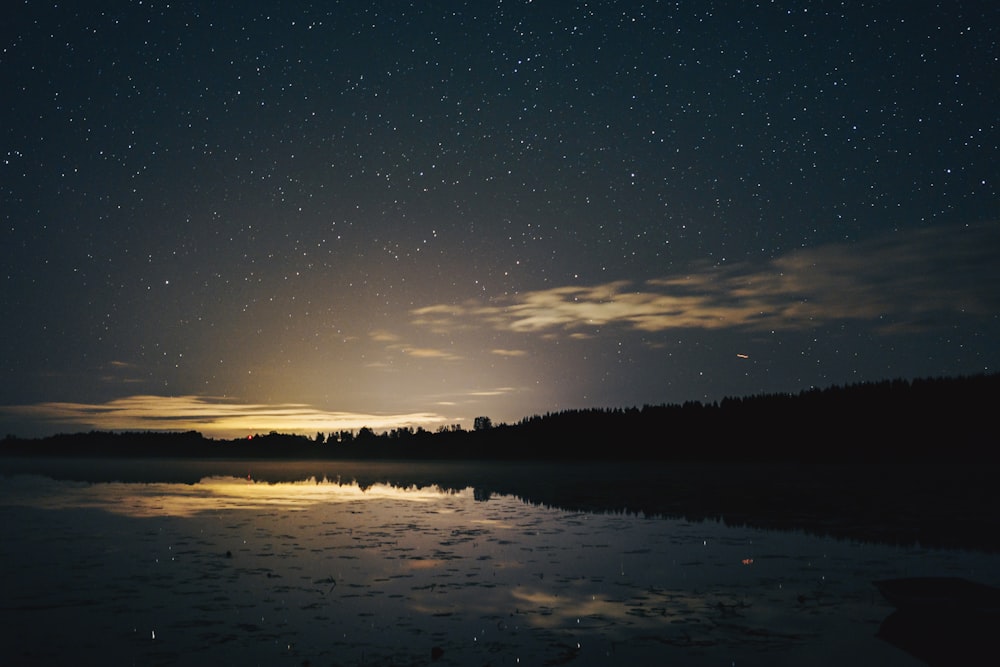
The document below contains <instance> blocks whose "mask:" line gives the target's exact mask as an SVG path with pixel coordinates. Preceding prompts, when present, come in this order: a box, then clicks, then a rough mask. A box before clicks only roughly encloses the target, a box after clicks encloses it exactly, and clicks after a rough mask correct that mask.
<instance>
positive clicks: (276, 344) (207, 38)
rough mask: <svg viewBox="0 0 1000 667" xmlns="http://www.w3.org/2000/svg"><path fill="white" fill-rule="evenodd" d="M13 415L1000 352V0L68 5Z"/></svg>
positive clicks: (482, 405) (506, 398)
mask: <svg viewBox="0 0 1000 667" xmlns="http://www.w3.org/2000/svg"><path fill="white" fill-rule="evenodd" d="M0 86H2V88H0V89H2V90H3V91H4V92H3V95H2V101H0V158H2V162H0V260H2V261H0V284H2V288H0V289H2V292H0V308H2V313H3V322H4V324H3V326H2V327H0V370H2V373H3V376H4V382H2V383H0V428H3V429H4V432H5V433H14V434H17V435H20V436H29V437H34V436H39V435H47V434H50V433H56V432H74V431H79V430H90V429H102V430H103V429H130V430H131V429H139V430H146V429H171V430H173V429H181V430H187V429H194V430H199V431H201V432H203V433H204V434H206V435H208V436H212V437H215V436H220V437H235V436H241V435H247V434H250V433H254V432H267V431H270V430H277V431H280V432H301V433H307V434H314V433H315V432H317V431H333V430H341V429H352V430H353V429H358V428H360V427H361V426H369V427H371V428H374V429H376V430H377V431H381V430H384V429H392V428H396V427H399V426H412V427H417V426H421V427H423V428H427V429H428V430H435V429H436V428H438V427H439V426H441V425H442V424H455V423H460V424H462V425H463V426H464V427H466V428H470V427H471V426H472V420H473V419H474V417H476V416H477V415H488V416H490V417H491V418H492V420H493V421H494V422H502V421H506V422H508V423H514V422H516V421H517V420H519V419H521V418H522V417H526V416H530V415H534V414H544V413H546V412H550V411H560V410H566V409H575V408H590V407H629V406H642V405H645V404H660V403H682V402H684V401H688V400H699V401H713V400H720V399H722V398H724V397H726V396H742V395H750V394H757V393H770V392H792V393H797V392H799V391H801V390H804V389H808V388H810V387H827V386H831V385H844V384H851V383H855V382H864V381H877V380H882V379H893V378H916V377H927V376H942V375H947V376H952V375H967V374H975V373H992V372H996V371H997V370H1000V350H998V346H997V343H998V341H1000V319H998V313H1000V280H998V279H997V267H1000V227H998V224H1000V190H998V183H1000V173H998V172H1000V159H998V155H1000V153H998V146H1000V126H998V122H1000V121H998V115H997V109H998V108H1000V5H998V4H997V3H995V2H990V1H983V2H961V1H959V2H954V1H950V2H923V1H920V0H917V1H915V2H811V1H798V2H794V1H788V2H778V1H774V2H769V1H761V2H750V1H746V2H743V1H732V2H726V1H722V0H719V1H712V0H698V1H693V0H692V1H688V0H681V1H677V2H636V1H632V2H615V1H610V0H609V1H607V2H556V1H554V0H534V1H528V0H503V1H497V2H479V1H473V0H469V1H467V2H460V1H458V2H446V1H441V2H436V1H420V2H416V1H414V2H403V1H394V0H390V1H386V2H378V3H368V2H315V3H308V2H305V3H300V2H283V3H271V2H258V1H255V0H243V1H241V2H218V3H203V2H184V1H179V2H161V1H158V0H142V1H133V2H124V1H118V2H116V1H108V2H88V3H74V2H65V3H64V2H59V3H53V2H39V1H35V0H23V1H18V2H16V3H15V4H13V5H12V6H11V7H9V8H8V10H7V12H6V16H5V20H4V21H3V25H2V26H0Z"/></svg>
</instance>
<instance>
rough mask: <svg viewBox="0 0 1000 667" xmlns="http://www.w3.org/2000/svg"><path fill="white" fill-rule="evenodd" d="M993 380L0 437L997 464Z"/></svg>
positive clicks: (141, 450)
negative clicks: (403, 420) (506, 412)
mask: <svg viewBox="0 0 1000 667" xmlns="http://www.w3.org/2000/svg"><path fill="white" fill-rule="evenodd" d="M997 396H1000V374H990V375H975V376H964V377H952V378H925V379H916V380H887V381H881V382H866V383H860V384H854V385H849V386H846V387H838V386H834V387H830V388H826V389H810V390H806V391H802V392H800V393H798V394H761V395H755V396H749V397H743V398H725V399H723V400H721V401H718V402H711V403H702V402H699V401H688V402H685V403H683V404H670V405H653V406H650V405H647V406H643V407H641V408H639V407H631V408H593V409H579V410H566V411H561V412H554V413H547V414H544V415H534V416H530V417H525V418H524V419H522V420H520V421H519V422H517V423H514V424H506V423H499V424H494V423H493V421H492V420H491V419H490V418H489V417H487V416H480V417H477V418H476V419H475V420H474V422H473V427H472V429H471V430H466V429H464V428H463V427H462V426H461V425H459V424H454V425H451V426H447V427H440V428H439V429H438V430H436V431H433V432H432V431H427V430H425V429H423V428H419V427H418V428H416V429H414V428H412V427H401V428H397V429H392V430H390V431H385V432H381V433H376V432H375V431H374V430H372V429H370V428H367V427H364V428H361V429H360V430H358V431H356V432H355V431H337V432H330V433H322V432H321V433H317V434H315V435H314V436H306V435H301V434H286V433H277V432H273V431H272V432H270V433H267V434H258V435H254V436H251V437H249V438H241V439H233V440H226V439H212V438H207V437H205V436H203V435H202V434H201V433H199V432H197V431H186V432H158V431H146V432H112V431H91V432H86V433H73V434H58V435H53V436H48V437H44V438H34V439H27V438H19V437H16V436H14V435H8V436H7V437H6V438H5V439H4V441H3V443H2V446H0V452H2V453H3V454H5V455H8V456H9V455H16V456H72V457H90V456H119V457H147V456H148V457H191V458H202V457H206V458H258V457H259V458H281V459H286V458H287V459H331V460H341V459H347V460H351V459H358V460H360V459H372V460H385V459H398V460H410V459H412V460H421V459H424V460H509V461H513V460H545V461H574V460H576V461H642V460H655V461H673V462H708V463H713V462H789V463H810V462H827V463H838V462H840V463H863V462H869V463H880V462H882V463H885V462H934V461H949V462H994V463H995V462H1000V455H998V452H997V447H996V445H997V438H996V425H995V420H994V415H993V412H992V411H993V410H994V409H995V401H996V397H997Z"/></svg>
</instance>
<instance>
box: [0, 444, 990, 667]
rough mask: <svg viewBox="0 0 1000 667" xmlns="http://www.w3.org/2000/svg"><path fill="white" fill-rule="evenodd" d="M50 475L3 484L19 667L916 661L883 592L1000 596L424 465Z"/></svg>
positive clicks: (5, 622) (9, 622)
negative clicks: (915, 584)
mask: <svg viewBox="0 0 1000 667" xmlns="http://www.w3.org/2000/svg"><path fill="white" fill-rule="evenodd" d="M47 465H48V466H49V467H51V468H52V469H53V470H54V471H55V472H54V473H53V474H52V475H51V476H49V475H40V474H38V468H37V467H31V466H29V468H30V470H25V469H23V467H22V469H18V467H17V466H14V465H7V466H6V474H4V475H3V476H2V477H0V520H2V522H3V523H2V525H3V528H4V539H3V540H0V566H2V567H0V583H2V594H3V597H2V599H0V636H2V639H3V641H2V651H3V652H4V655H2V656H0V660H2V662H3V663H4V664H17V665H70V664H75V665H79V664H109V665H111V664H113V665H126V664H138V665H220V664H241V665H429V664H435V665H546V664H548V665H555V664H569V665H625V664H681V665H726V666H730V665H805V664H808V665H844V664H850V665H853V666H859V665H889V666H891V665H900V666H903V665H919V664H926V662H925V661H922V660H921V659H920V657H921V656H923V657H924V658H927V656H926V653H923V651H924V650H925V649H926V647H921V643H923V644H926V643H927V642H928V629H927V628H926V627H920V628H909V629H908V628H907V627H906V625H905V623H903V624H902V626H900V623H899V622H898V620H899V619H898V616H896V617H895V618H896V622H894V621H893V612H894V610H893V609H892V608H891V607H890V606H889V605H888V604H887V603H886V602H885V600H883V599H882V598H881V596H880V595H879V594H878V592H877V591H876V590H875V588H874V586H873V585H872V581H873V580H876V579H883V578H890V577H900V576H917V575H954V576H961V577H966V578H969V579H973V580H976V581H981V582H984V583H989V584H992V585H997V584H1000V556H998V555H997V554H995V553H987V552H982V551H975V550H962V549H934V548H922V547H917V546H913V545H909V546H894V545H890V544H879V543H874V542H868V541H858V540H850V539H837V538H834V537H824V536H822V535H819V534H813V533H812V532H805V531H801V530H768V529H762V528H751V527H731V526H727V525H726V524H725V523H723V522H720V521H717V520H697V521H693V520H685V519H678V518H664V517H659V516H655V517H654V516H645V515H641V514H640V515H637V514H632V513H627V512H585V511H567V510H563V509H558V508H555V507H551V506H545V505H539V504H534V503H529V502H525V501H524V500H523V499H522V498H520V497H517V496H514V495H505V494H501V493H490V492H489V490H487V489H483V488H477V487H475V486H474V485H471V484H470V486H468V487H465V488H461V486H460V485H456V484H454V483H453V481H452V482H451V483H449V484H448V488H447V489H442V488H440V487H439V486H426V485H421V484H409V483H406V482H407V481H409V480H412V479H424V478H425V477H423V476H427V475H430V477H426V478H432V477H433V470H432V469H431V468H428V467H426V466H425V468H424V469H421V470H420V471H419V474H418V473H416V472H414V467H413V466H408V465H406V464H366V465H360V464H352V465H346V464H345V465H342V466H338V465H337V464H331V463H325V464H323V465H324V470H325V472H324V475H325V476H321V477H319V478H316V477H307V476H306V475H305V473H306V472H307V471H308V470H310V469H311V468H310V465H312V464H305V463H302V464H294V463H283V464H277V463H275V464H261V463H246V462H231V461H230V462H213V463H211V464H205V463H201V462H181V461H173V462H162V461H161V462H148V461H145V462H117V463H107V462H105V463H99V462H88V463H81V462H63V463H62V464H61V465H63V466H64V467H62V468H60V464H58V463H55V462H48V463H47ZM479 465H480V466H481V465H487V464H479ZM338 468H340V469H341V472H340V473H339V478H338V472H337V470H338ZM462 470H463V471H464V472H461V471H456V470H452V471H450V472H449V475H450V477H448V479H450V480H454V479H457V478H458V477H456V475H459V472H461V474H466V475H468V476H469V477H470V479H471V478H476V475H477V474H478V473H477V467H476V466H472V467H469V468H467V469H466V468H463V469H462ZM517 470H518V468H516V467H515V468H511V469H510V470H508V471H507V474H514V473H515V472H516V471H517ZM520 470H521V472H522V473H523V474H525V475H534V476H536V477H537V478H541V479H544V478H545V476H546V475H549V476H552V479H553V484H555V483H556V480H555V477H556V476H557V475H559V470H560V468H559V467H557V466H553V467H548V468H546V467H544V466H536V467H530V466H529V467H527V468H521V469H520ZM479 472H480V473H481V472H482V471H481V470H479ZM592 472H593V474H598V468H595V469H594V470H593V471H592ZM26 473H30V474H26ZM577 474H578V475H579V477H580V479H585V478H586V475H583V474H581V473H580V471H579V470H578V471H577ZM393 478H398V479H400V480H404V484H403V486H399V485H394V484H393V483H391V480H392V479H393ZM116 479H117V480H126V481H114V480H116ZM357 479H360V480H361V484H360V485H359V484H358V483H357V482H356V481H355V480H357ZM373 479H384V480H386V481H384V482H373V481H371V480H373ZM642 479H643V476H642V475H641V474H639V473H638V472H637V473H636V480H642ZM534 483H536V484H537V483H539V482H538V481H536V482H534ZM647 493H650V494H653V493H659V494H663V495H669V493H670V489H666V488H663V489H649V490H647ZM592 496H593V494H590V495H588V492H587V489H586V488H583V489H580V490H579V492H578V495H577V496H576V497H577V498H589V499H590V502H592V503H594V504H597V503H598V499H595V498H593V497H592ZM609 506H613V503H612V504H611V505H609ZM998 629H1000V628H998ZM981 630H982V628H977V632H979V633H980V634H983V633H982V632H981ZM988 631H989V627H987V632H986V634H989V632H988ZM935 632H937V633H938V634H939V635H940V636H936V637H932V638H930V643H931V644H934V645H937V646H939V647H940V646H945V647H947V646H948V645H949V643H957V642H962V643H963V644H964V645H965V646H968V645H969V644H970V643H972V644H975V642H977V641H979V638H978V636H971V637H970V636H969V634H968V633H967V632H964V630H963V629H961V628H959V629H955V628H948V627H947V625H946V624H942V625H941V626H940V627H938V628H937V629H936V630H935ZM989 638H990V637H988V639H989ZM984 643H985V642H984ZM956 648H957V647H956ZM931 660H933V658H931ZM988 660H992V656H991V657H989V658H987V661H988ZM983 664H988V662H984V663H983Z"/></svg>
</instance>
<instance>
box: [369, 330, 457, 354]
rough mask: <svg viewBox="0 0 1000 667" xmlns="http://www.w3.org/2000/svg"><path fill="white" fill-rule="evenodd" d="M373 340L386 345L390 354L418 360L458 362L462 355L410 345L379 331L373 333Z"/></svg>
mask: <svg viewBox="0 0 1000 667" xmlns="http://www.w3.org/2000/svg"><path fill="white" fill-rule="evenodd" d="M371 339H372V340H373V341H375V342H376V343H384V344H385V349H386V350H387V351H389V352H395V353H398V354H403V355H405V356H408V357H414V358H416V359H437V360H441V361H458V360H459V359H461V358H462V357H461V355H458V354H455V353H454V352H452V351H451V350H445V349H441V348H435V347H420V346H416V345H410V344H408V343H406V342H404V341H403V338H402V337H401V336H399V335H397V334H395V333H392V332H389V331H385V330H378V331H373V332H372V333H371Z"/></svg>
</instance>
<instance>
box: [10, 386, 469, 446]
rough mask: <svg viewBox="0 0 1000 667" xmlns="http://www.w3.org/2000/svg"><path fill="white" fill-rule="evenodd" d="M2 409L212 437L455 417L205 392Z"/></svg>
mask: <svg viewBox="0 0 1000 667" xmlns="http://www.w3.org/2000/svg"><path fill="white" fill-rule="evenodd" d="M0 412H2V413H4V414H7V415H11V416H17V417H23V418H30V419H34V420H39V421H44V422H48V423H50V424H54V425H58V424H66V425H73V426H75V427H77V428H79V427H85V428H90V429H97V430H115V431H152V430H164V431H167V430H168V431H189V430H194V431H200V432H201V433H203V434H204V435H206V436H209V437H221V438H232V437H242V436H246V435H249V434H252V433H259V432H265V431H272V430H273V431H278V432H281V433H315V432H317V431H339V430H357V429H359V428H361V427H362V426H367V427H369V428H371V429H373V430H375V431H382V430H390V429H393V428H398V427H401V426H426V425H430V426H434V425H438V424H443V423H448V422H449V421H453V419H450V418H448V417H445V416H443V415H439V414H434V413H430V412H413V413H406V414H374V413H358V412H330V411H325V410H320V409H318V408H314V407H312V406H309V405H305V404H299V403H282V404H275V405H267V404H260V403H239V402H236V401H230V400H226V399H223V398H214V397H205V396H151V395H140V396H128V397H124V398H119V399H115V400H112V401H108V402H107V403H99V404H88V403H57V402H50V403H38V404H34V405H24V406H3V407H0Z"/></svg>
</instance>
